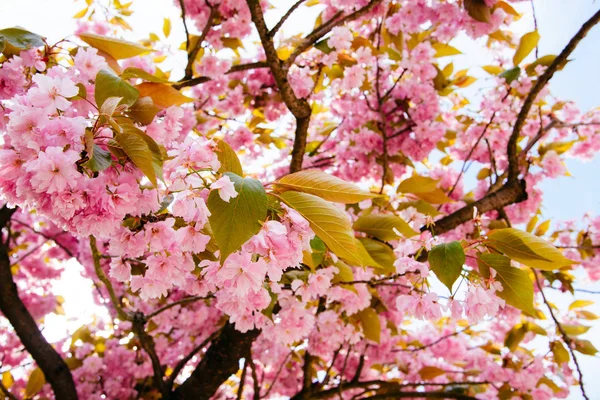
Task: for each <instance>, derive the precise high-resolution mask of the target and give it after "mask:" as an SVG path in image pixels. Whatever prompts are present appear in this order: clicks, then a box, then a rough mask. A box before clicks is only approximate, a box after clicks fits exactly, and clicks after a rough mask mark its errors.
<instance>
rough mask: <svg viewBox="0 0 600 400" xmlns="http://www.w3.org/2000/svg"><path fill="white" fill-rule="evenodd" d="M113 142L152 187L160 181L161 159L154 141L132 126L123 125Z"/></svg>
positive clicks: (158, 148)
mask: <svg viewBox="0 0 600 400" xmlns="http://www.w3.org/2000/svg"><path fill="white" fill-rule="evenodd" d="M115 141H116V142H117V143H118V144H119V145H120V146H121V149H122V150H123V151H124V152H125V154H127V157H129V159H130V160H131V161H132V162H133V164H135V166H136V167H138V168H139V169H140V170H141V171H142V172H143V173H144V175H146V176H147V177H148V179H149V180H150V182H152V184H153V185H154V186H157V184H158V182H157V179H161V180H162V168H163V158H162V153H161V151H160V147H158V145H157V144H156V142H155V141H154V139H152V138H151V137H150V136H148V135H147V134H146V133H144V132H142V131H141V130H139V129H137V128H135V127H134V126H129V125H125V126H124V127H123V133H119V134H117V135H116V137H115Z"/></svg>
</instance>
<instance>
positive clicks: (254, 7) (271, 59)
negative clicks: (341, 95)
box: [247, 0, 312, 172]
mask: <svg viewBox="0 0 600 400" xmlns="http://www.w3.org/2000/svg"><path fill="white" fill-rule="evenodd" d="M247 1H248V8H249V9H250V14H251V15H252V22H254V25H255V26H256V30H257V31H258V35H259V36H260V42H261V44H262V46H263V49H264V51H265V55H266V57H267V64H268V65H269V69H270V70H271V73H272V74H273V78H274V79H275V83H276V84H277V88H278V89H279V93H280V94H281V98H282V99H283V102H284V103H285V105H286V106H287V108H288V109H289V110H290V112H291V113H292V114H293V115H294V117H295V118H296V135H295V138H294V147H293V149H292V161H291V163H290V172H297V171H300V170H301V169H302V160H303V158H304V153H305V152H306V137H307V132H308V126H309V124H310V115H311V111H312V110H311V108H310V105H309V104H308V101H307V100H306V99H299V98H297V97H296V95H295V94H294V91H293V90H292V87H291V85H290V83H289V81H288V76H287V69H285V68H284V67H283V65H282V63H281V60H280V59H279V56H278V55H277V50H276V49H275V45H274V44H273V38H272V37H271V36H270V35H269V30H268V29H267V25H266V23H265V19H264V15H263V11H262V8H261V7H260V2H259V1H258V0H247Z"/></svg>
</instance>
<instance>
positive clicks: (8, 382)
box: [2, 371, 15, 389]
mask: <svg viewBox="0 0 600 400" xmlns="http://www.w3.org/2000/svg"><path fill="white" fill-rule="evenodd" d="M13 383H15V378H13V376H12V374H11V373H10V371H5V372H3V373H2V385H4V387H5V388H7V389H10V387H11V386H12V385H13Z"/></svg>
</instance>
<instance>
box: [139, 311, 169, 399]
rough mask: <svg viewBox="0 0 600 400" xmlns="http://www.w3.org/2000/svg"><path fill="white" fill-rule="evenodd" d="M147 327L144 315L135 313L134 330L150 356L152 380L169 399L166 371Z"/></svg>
mask: <svg viewBox="0 0 600 400" xmlns="http://www.w3.org/2000/svg"><path fill="white" fill-rule="evenodd" d="M145 325H146V318H145V317H144V314H142V313H140V312H136V313H134V314H133V318H132V329H133V332H134V333H135V334H136V336H137V337H138V339H139V340H140V344H141V346H142V349H144V351H145V352H146V354H148V356H149V357H150V361H151V362H152V372H153V376H152V379H153V381H154V385H155V386H156V388H157V389H158V390H159V391H160V392H161V393H162V395H163V397H164V398H168V397H169V392H170V390H169V389H168V387H167V385H165V381H164V380H163V377H164V375H165V374H164V370H163V367H162V365H161V364H160V360H159V359H158V355H157V354H156V349H155V346H154V339H152V336H150V335H148V333H147V332H146V328H145Z"/></svg>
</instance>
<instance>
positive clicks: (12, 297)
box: [0, 206, 77, 400]
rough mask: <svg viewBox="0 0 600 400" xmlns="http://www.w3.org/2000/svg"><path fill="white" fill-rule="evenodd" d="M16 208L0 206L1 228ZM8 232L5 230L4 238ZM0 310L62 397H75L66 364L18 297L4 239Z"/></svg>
mask: <svg viewBox="0 0 600 400" xmlns="http://www.w3.org/2000/svg"><path fill="white" fill-rule="evenodd" d="M15 211H16V209H12V210H11V209H9V208H7V207H6V206H4V207H2V209H1V210H0V230H1V229H3V228H5V227H6V225H7V223H8V221H9V220H10V218H11V216H12V214H13V213H14V212H15ZM9 236H10V232H8V233H7V240H6V242H8V237H9ZM0 311H2V313H3V314H4V316H5V317H6V318H7V319H8V321H9V322H10V324H11V325H12V327H13V329H14V330H15V332H16V334H17V336H18V337H19V339H20V340H21V342H22V343H23V345H24V346H25V349H26V350H27V351H28V352H29V353H30V354H31V356H32V357H33V359H34V360H35V362H36V363H37V365H38V366H39V367H40V369H41V370H42V372H44V376H45V377H46V379H47V380H48V382H49V383H50V386H52V390H53V391H54V395H55V397H56V398H57V399H61V400H76V399H77V392H76V390H75V384H74V382H73V377H72V375H71V372H70V371H69V367H68V366H67V364H66V363H65V362H64V360H63V359H62V358H61V357H60V355H59V354H58V353H57V352H56V350H54V348H52V346H51V345H50V344H49V343H48V342H47V341H46V338H44V336H43V335H42V333H41V332H40V330H39V329H38V327H37V324H36V322H35V320H34V319H33V317H32V316H31V314H29V311H27V308H26V307H25V305H24V304H23V302H22V301H21V299H20V298H19V293H18V290H17V285H16V284H15V282H14V280H13V276H12V272H11V269H10V260H9V257H8V248H7V243H4V242H2V243H0Z"/></svg>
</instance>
